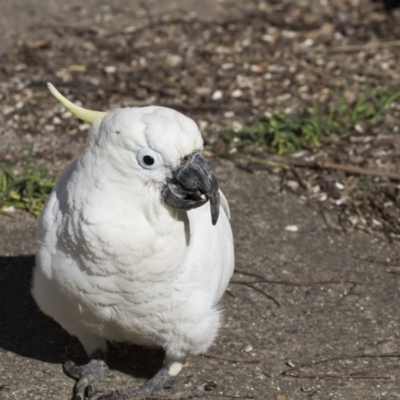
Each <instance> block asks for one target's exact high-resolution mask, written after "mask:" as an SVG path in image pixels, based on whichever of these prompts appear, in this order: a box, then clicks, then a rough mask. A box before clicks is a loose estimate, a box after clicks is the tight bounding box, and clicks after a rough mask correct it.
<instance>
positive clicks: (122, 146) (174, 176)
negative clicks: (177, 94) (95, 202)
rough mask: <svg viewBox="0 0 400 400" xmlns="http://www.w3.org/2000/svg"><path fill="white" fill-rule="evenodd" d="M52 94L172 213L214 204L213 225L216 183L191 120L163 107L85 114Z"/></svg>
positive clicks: (126, 175)
mask: <svg viewBox="0 0 400 400" xmlns="http://www.w3.org/2000/svg"><path fill="white" fill-rule="evenodd" d="M48 87H49V89H50V91H51V93H52V94H53V95H54V96H55V97H56V98H57V99H58V100H59V101H60V103H61V104H62V105H63V106H64V107H65V108H66V109H67V110H69V111H70V112H72V113H73V114H74V115H75V116H76V117H78V118H79V119H81V120H83V121H86V122H90V123H93V125H92V135H91V141H92V145H93V146H96V148H97V149H98V150H99V154H101V156H102V157H104V158H105V159H106V160H105V161H106V162H107V163H109V164H110V165H112V166H113V167H114V168H115V169H116V170H117V171H118V173H119V174H120V176H121V179H130V177H132V176H133V175H134V176H135V177H137V178H139V179H140V180H141V181H142V182H143V183H144V184H145V185H149V186H151V187H154V189H155V190H158V191H159V193H160V197H161V200H162V202H163V203H164V204H166V205H167V206H169V207H173V208H177V209H182V210H191V209H192V208H197V207H200V206H202V205H203V204H205V203H206V202H207V201H208V200H210V205H211V219H212V223H213V224H214V225H215V224H216V223H217V220H218V215H219V208H220V207H219V203H220V195H219V189H218V182H217V179H216V177H215V175H214V173H213V172H212V170H211V168H210V167H209V166H208V164H207V163H206V162H205V160H204V158H203V157H202V155H201V151H202V149H203V140H202V137H201V134H200V131H199V129H198V127H197V125H196V124H195V122H194V121H193V120H191V119H190V118H187V117H185V116H184V115H183V114H181V113H178V112H177V111H174V110H172V109H169V108H165V107H156V106H149V107H141V108H128V107H127V108H118V109H115V110H113V111H110V112H107V113H103V112H98V111H91V110H86V109H83V108H81V107H79V106H77V105H75V104H73V103H71V102H70V101H69V100H67V99H66V98H65V97H63V96H62V95H61V94H60V93H59V92H58V91H57V90H56V89H55V87H54V86H53V85H51V84H48Z"/></svg>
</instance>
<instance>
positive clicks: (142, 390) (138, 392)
mask: <svg viewBox="0 0 400 400" xmlns="http://www.w3.org/2000/svg"><path fill="white" fill-rule="evenodd" d="M181 369H182V364H181V363H176V362H175V363H172V364H170V365H169V366H167V365H164V366H163V367H162V368H161V369H160V370H159V371H158V372H157V373H156V374H155V375H154V376H153V377H152V378H151V379H149V380H148V381H147V382H146V383H145V384H144V385H142V386H140V387H139V388H137V387H135V388H127V389H122V390H116V391H110V392H107V393H104V394H103V395H102V396H100V397H99V398H98V400H129V399H135V400H138V399H191V398H195V397H202V396H203V395H204V392H205V391H206V390H211V389H215V388H216V387H217V385H216V384H215V383H214V382H205V383H203V385H201V386H199V387H194V388H192V389H174V388H173V384H174V383H175V381H176V380H177V376H178V374H179V372H180V370H181Z"/></svg>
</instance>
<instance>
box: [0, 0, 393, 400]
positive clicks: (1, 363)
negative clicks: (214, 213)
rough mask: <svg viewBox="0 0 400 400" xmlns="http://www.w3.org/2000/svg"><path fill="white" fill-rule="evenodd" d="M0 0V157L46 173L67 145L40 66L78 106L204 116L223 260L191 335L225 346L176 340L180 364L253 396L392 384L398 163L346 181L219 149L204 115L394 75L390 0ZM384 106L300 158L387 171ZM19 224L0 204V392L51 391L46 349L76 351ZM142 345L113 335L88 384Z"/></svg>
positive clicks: (55, 355) (386, 391)
mask: <svg viewBox="0 0 400 400" xmlns="http://www.w3.org/2000/svg"><path fill="white" fill-rule="evenodd" d="M333 3H334V4H333ZM0 4H1V6H2V9H3V10H5V12H4V15H6V17H4V16H3V17H2V25H1V27H0V33H1V34H2V37H3V38H4V40H3V41H2V43H1V45H0V51H1V53H2V55H1V56H0V62H1V68H0V88H1V90H0V99H1V105H0V127H1V128H0V133H1V144H0V161H7V162H10V163H11V164H12V165H13V166H15V167H16V168H18V167H19V166H20V165H21V163H22V162H23V160H24V159H25V158H26V155H27V154H28V153H29V151H31V150H32V152H33V157H34V162H35V163H45V165H46V166H47V168H48V170H49V173H50V174H55V175H57V174H58V173H59V172H60V171H61V170H62V169H63V168H64V167H65V165H66V164H67V163H68V162H70V161H71V160H72V159H73V158H75V157H76V156H77V155H78V154H79V152H80V150H81V149H82V147H83V145H84V143H85V141H86V130H87V126H86V125H85V124H82V123H79V122H78V121H76V120H75V119H73V118H71V116H70V115H69V114H68V113H66V112H65V111H64V110H63V109H62V107H61V106H59V105H58V104H56V102H55V100H54V99H53V98H52V97H51V96H50V95H49V93H48V92H47V89H46V87H45V83H46V82H47V81H51V82H53V83H54V84H55V85H56V86H57V87H58V89H59V90H60V91H62V92H63V93H64V94H66V95H67V96H68V97H69V98H70V99H71V100H74V101H77V100H78V101H80V102H81V103H82V104H84V105H85V106H86V107H88V108H92V109H100V110H105V109H111V108H114V107H117V106H120V105H132V106H142V105H147V104H159V105H164V106H170V107H173V108H175V109H177V110H179V111H182V112H184V113H185V114H187V115H188V116H190V117H192V118H194V119H195V120H196V122H197V123H198V124H199V126H200V128H201V130H202V131H203V133H204V136H205V138H206V144H207V152H206V156H208V157H209V159H211V160H212V162H213V164H214V166H215V168H216V171H217V174H218V177H219V179H220V181H221V186H222V188H223V190H224V191H225V192H226V194H227V195H228V199H229V201H230V204H231V208H232V211H233V227H234V234H235V238H236V249H237V260H238V261H237V271H238V272H237V273H236V274H235V277H234V281H235V282H236V283H233V284H232V285H231V287H230V293H231V295H232V296H229V295H226V296H225V307H226V318H225V324H224V327H223V329H222V330H221V334H220V336H219V339H218V341H217V343H216V344H215V345H214V346H213V348H212V349H211V350H210V353H211V355H212V356H213V357H221V358H225V359H226V360H221V359H215V358H205V357H197V358H195V359H192V360H190V363H189V365H188V368H187V369H186V371H185V374H186V375H185V376H189V375H191V374H193V377H191V378H188V379H189V384H191V385H194V384H197V383H199V382H202V381H204V380H206V379H210V378H211V379H213V380H216V381H217V382H218V384H219V389H218V392H217V393H219V392H220V391H222V392H223V393H225V394H232V395H234V394H236V395H240V396H243V397H245V396H246V395H252V396H254V397H255V398H256V399H274V400H275V399H276V400H289V399H307V398H313V399H321V400H322V399H346V400H348V399H367V400H368V399H371V400H372V399H380V398H382V399H396V398H399V397H400V394H399V393H400V390H399V379H400V376H399V373H398V370H399V369H398V356H399V354H400V353H399V351H398V343H399V333H398V332H399V330H398V326H399V323H400V320H399V317H398V313H397V304H398V301H399V290H398V289H399V287H398V286H399V282H398V275H399V274H400V260H399V258H398V257H399V254H398V234H399V223H400V219H399V217H400V209H399V207H400V200H399V186H398V181H396V180H395V179H388V178H385V177H376V178H373V179H372V178H371V179H370V180H369V181H368V182H367V183H368V184H367V185H366V189H365V190H364V191H360V190H358V191H353V188H357V187H359V186H360V184H361V183H362V182H363V181H362V178H363V179H364V180H365V177H361V178H360V177H358V176H356V175H354V174H346V173H343V172H341V173H340V172H332V171H331V170H328V169H324V168H322V169H321V168H305V169H303V168H292V169H290V170H289V171H286V172H284V171H282V170H281V169H274V170H270V169H269V170H268V171H261V170H259V167H255V166H254V165H251V164H248V163H247V164H245V165H244V164H241V163H239V164H238V165H239V167H241V169H238V168H237V167H235V166H234V165H233V164H231V163H229V162H225V161H221V159H220V158H221V156H226V155H228V154H229V152H232V149H231V148H229V146H228V145H227V144H226V143H225V142H224V141H223V140H221V137H220V135H219V132H220V129H221V127H232V128H235V127H237V124H238V123H241V124H242V123H246V122H251V121H252V120H253V119H254V117H255V116H257V115H262V114H264V113H274V112H276V111H278V110H279V109H284V110H286V111H287V112H295V111H296V110H298V109H300V108H302V107H308V106H310V105H312V104H313V103H314V102H315V101H318V102H320V103H321V104H322V105H324V104H327V103H328V102H329V101H330V100H331V99H333V98H335V96H337V94H338V93H344V95H345V97H346V99H347V100H348V101H349V102H351V101H354V100H355V99H356V98H357V96H358V95H359V94H360V93H362V92H363V91H364V90H365V87H366V85H371V86H374V87H378V88H382V89H393V88H395V87H396V84H397V83H398V81H399V79H400V69H399V68H400V67H399V66H400V62H399V54H400V52H399V47H400V45H399V42H398V40H399V39H400V24H399V19H400V13H399V10H398V9H396V8H393V9H390V10H389V8H390V7H389V6H390V4H389V2H388V3H387V7H388V10H385V9H384V7H383V5H382V4H381V3H380V2H371V1H369V0H358V1H357V0H352V1H346V0H335V1H334V2H328V1H324V0H320V1H316V0H303V1H298V2H293V1H288V0H283V1H282V0H281V1H247V2H240V1H238V0H236V1H234V0H226V1H204V2H203V3H201V6H199V2H196V1H188V0H187V1H172V0H171V1H162V2H161V1H148V2H146V3H140V2H139V1H130V2H126V1H122V0H121V1H120V0H118V1H115V2H112V3H110V2H106V1H103V0H100V1H94V0H91V1H88V2H86V3H85V5H82V4H81V3H78V2H77V1H70V2H68V4H64V2H61V1H60V0H54V1H48V2H46V7H43V4H44V2H42V1H38V0H26V1H21V0H18V1H14V2H7V1H4V0H3V1H2V2H0ZM392 5H394V6H396V3H393V4H392ZM397 113H398V109H397V106H396V105H394V106H393V107H392V109H391V110H390V112H389V113H388V114H385V117H382V118H381V119H379V120H378V121H375V122H374V124H372V125H367V126H358V127H352V128H351V129H349V132H345V133H346V134H347V135H345V136H343V137H339V138H338V139H335V140H332V141H331V142H329V143H326V144H325V145H324V146H323V147H322V148H321V149H317V150H313V149H305V150H304V153H303V154H302V155H301V159H302V160H303V161H307V162H336V163H341V164H342V165H346V166H349V165H350V166H353V167H360V168H363V169H382V170H385V171H389V172H393V173H396V172H398V171H399V167H400V165H399V154H400V141H399V133H398V115H397ZM252 151H254V154H256V155H257V156H258V157H260V156H265V157H266V158H267V157H270V155H269V154H268V152H265V151H264V150H262V149H261V150H260V149H253V150H252ZM251 154H253V153H251ZM243 168H244V169H246V171H250V173H249V172H246V171H244V170H243ZM292 182H297V186H296V184H293V183H292ZM299 182H300V183H299ZM301 183H303V186H304V187H302V184H301ZM340 185H342V186H343V188H342V186H340ZM291 191H294V192H296V195H293V194H292V193H290V192H291ZM325 195H326V196H325ZM324 197H325V199H324ZM322 199H324V200H322ZM340 199H342V200H341V201H340ZM337 211H340V212H339V213H338V212H337ZM35 226H36V220H35V219H34V218H33V217H31V216H29V215H27V214H25V213H20V212H16V213H13V214H10V215H0V227H1V229H0V254H1V256H0V304H2V315H1V321H2V322H3V323H2V324H0V399H3V398H4V399H13V400H14V399H15V400H22V399H44V398H50V399H61V398H62V399H64V398H65V399H67V398H69V396H70V393H71V387H72V382H71V380H70V379H68V378H67V377H65V376H64V375H63V374H62V370H61V363H62V361H63V360H64V359H65V357H72V358H73V359H74V360H77V361H79V362H83V361H84V357H83V355H82V349H81V348H80V345H79V344H78V343H77V342H76V340H74V339H73V338H70V337H69V336H68V335H66V334H65V333H64V332H63V331H62V330H61V329H60V328H59V327H58V326H57V325H56V324H54V323H53V322H52V321H50V320H49V319H47V318H45V317H44V316H43V315H41V314H40V313H39V312H38V310H37V309H36V307H35V305H34V304H33V300H32V299H31V297H30V295H29V282H30V273H31V269H32V266H33V263H34V259H33V254H34V230H35ZM360 230H362V232H361V233H360ZM355 231H357V232H358V233H356V232H355ZM384 234H385V235H384ZM249 274H255V275H257V276H250V275H249ZM260 280H264V281H267V282H264V283H261V282H259V281H260ZM243 283H245V284H243ZM249 285H250V286H249ZM146 360H148V361H146ZM232 360H233V361H236V362H233V361H232ZM318 360H325V362H320V363H316V361H318ZM246 361H255V363H248V362H246ZM160 362H161V357H160V354H158V353H154V352H150V351H147V350H143V349H137V348H132V347H128V348H126V347H116V348H115V349H113V350H112V354H111V359H110V364H111V366H112V369H113V371H114V374H113V376H111V377H110V378H109V379H108V380H107V382H106V383H105V384H104V389H107V388H110V387H112V388H115V387H120V386H126V385H132V381H133V380H134V379H138V380H139V379H143V378H145V377H148V376H150V375H151V374H152V373H153V372H154V371H155V370H156V369H157V368H156V367H157V365H159V363H160ZM304 364H307V365H305V366H304V367H301V368H297V367H300V366H302V365H304ZM284 371H288V372H286V374H282V373H283V372H284ZM182 384H184V382H182ZM2 385H3V386H2ZM221 398H222V397H221Z"/></svg>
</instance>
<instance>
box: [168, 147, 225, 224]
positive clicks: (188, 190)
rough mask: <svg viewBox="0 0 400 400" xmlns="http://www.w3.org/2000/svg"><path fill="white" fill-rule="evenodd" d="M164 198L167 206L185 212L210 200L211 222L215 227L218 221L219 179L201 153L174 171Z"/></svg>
mask: <svg viewBox="0 0 400 400" xmlns="http://www.w3.org/2000/svg"><path fill="white" fill-rule="evenodd" d="M162 198H163V201H164V203H165V204H167V205H169V206H171V207H175V208H180V209H183V210H191V209H192V208H197V207H200V206H202V205H203V204H205V203H206V202H207V201H208V200H210V205H211V221H212V223H213V225H215V224H216V223H217V221H218V216H219V202H220V198H219V190H218V182H217V178H216V177H215V175H214V173H213V172H212V170H211V168H210V167H209V166H208V164H207V163H206V162H205V160H204V158H203V157H202V156H201V155H200V154H199V153H196V154H194V155H193V156H192V157H191V158H190V159H189V160H187V161H186V162H184V163H182V164H181V165H179V166H178V167H177V168H176V169H175V170H173V171H172V177H171V178H169V179H168V180H167V184H166V186H165V187H164V190H163V193H162Z"/></svg>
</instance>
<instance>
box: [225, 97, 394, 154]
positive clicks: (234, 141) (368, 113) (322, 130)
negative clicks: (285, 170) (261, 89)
mask: <svg viewBox="0 0 400 400" xmlns="http://www.w3.org/2000/svg"><path fill="white" fill-rule="evenodd" d="M399 98H400V91H398V92H388V91H376V90H372V89H368V90H366V91H365V92H364V93H363V94H362V95H361V96H360V97H359V98H358V99H357V100H356V101H355V102H353V103H352V104H349V103H347V102H346V101H345V99H344V96H340V97H339V99H337V100H336V101H334V102H332V103H330V104H328V105H320V104H319V103H315V104H314V105H313V107H312V108H311V110H303V111H299V112H296V113H293V114H286V113H284V112H283V111H280V112H278V113H276V114H274V115H270V116H266V115H263V116H261V117H259V118H256V120H255V121H254V122H253V123H252V124H251V125H247V126H243V128H242V129H240V130H239V131H234V130H232V129H223V130H222V131H221V135H222V138H223V140H224V141H225V142H226V143H228V144H229V145H230V147H231V148H237V149H238V150H239V149H245V148H247V147H249V146H258V147H259V146H261V147H267V148H268V149H271V150H273V151H275V152H277V153H279V154H287V153H293V152H296V151H299V150H301V149H302V148H310V147H312V148H315V147H319V146H320V145H321V144H322V143H323V141H324V139H326V138H328V137H330V136H332V135H340V134H342V133H343V132H348V130H349V129H354V126H355V125H356V124H357V123H360V122H373V121H374V120H376V119H377V118H378V117H379V116H381V115H382V114H383V113H385V112H386V110H387V109H388V107H389V106H390V105H391V104H392V103H394V102H396V101H397V100H398V99H399Z"/></svg>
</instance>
